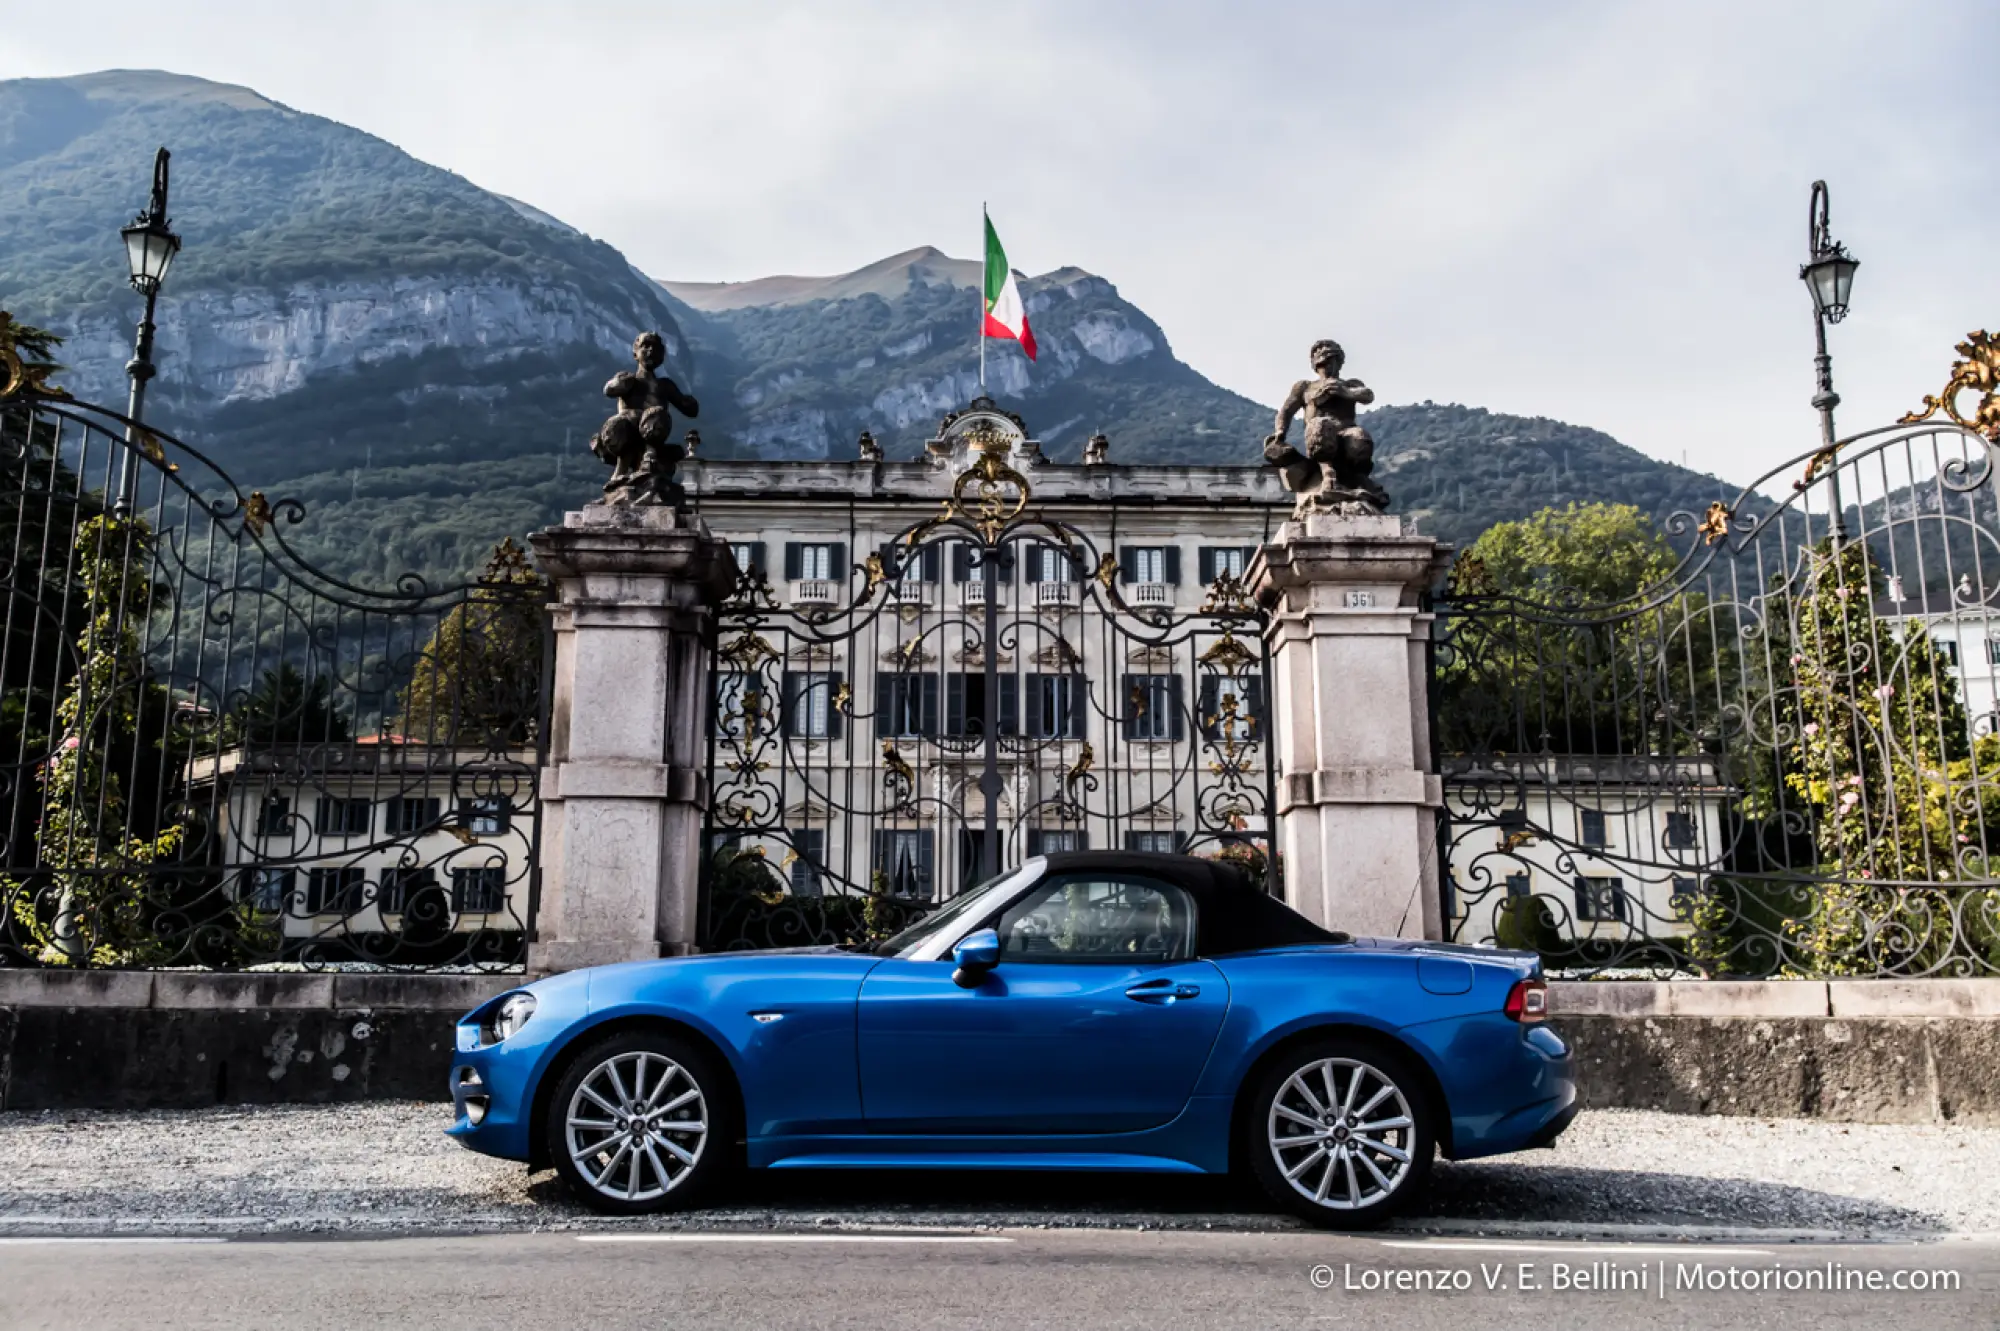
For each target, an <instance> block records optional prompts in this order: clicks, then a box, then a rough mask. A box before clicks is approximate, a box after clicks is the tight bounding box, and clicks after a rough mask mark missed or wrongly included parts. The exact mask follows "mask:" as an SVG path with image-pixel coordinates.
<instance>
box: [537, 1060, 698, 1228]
mask: <svg viewBox="0 0 2000 1331" xmlns="http://www.w3.org/2000/svg"><path fill="white" fill-rule="evenodd" d="M563 1143H564V1147H565V1149H567V1150H568V1152H569V1158H570V1160H571V1162H572V1163H573V1164H574V1165H575V1166H576V1170H577V1173H578V1174H580V1175H581V1176H582V1178H583V1181H584V1182H585V1183H586V1184H588V1185H589V1186H590V1187H591V1188H592V1189H594V1190H595V1191H597V1192H599V1193H601V1194H603V1195H604V1196H606V1197H609V1198H613V1199H615V1200H617V1201H622V1202H645V1201H651V1200H653V1199H654V1198H657V1197H662V1196H665V1195H666V1194H667V1193H669V1192H672V1191H673V1190H674V1189H675V1188H676V1187H679V1186H680V1184H681V1183H682V1182H683V1181H684V1180H686V1179H687V1177H688V1176H689V1175H690V1174H692V1173H693V1172H694V1169H695V1166H696V1165H697V1164H699V1163H700V1161H701V1156H702V1151H703V1150H704V1149H705V1148H706V1147H707V1144H708V1103H707V1101H706V1099H705V1098H704V1097H703V1095H702V1092H701V1086H700V1085H699V1084H698V1083H697V1082H696V1081H695V1079H694V1077H693V1076H692V1075H690V1074H689V1072H688V1070H687V1069H686V1068H684V1067H682V1066H681V1065H680V1064H679V1063H676V1062H675V1061H674V1060H672V1059H670V1058H667V1057H665V1056H664V1055H661V1054H656V1053H651V1052H649V1051H647V1050H644V1049H638V1050H631V1051H628V1052H624V1053H618V1054H614V1055H612V1056H611V1057H609V1058H607V1059H605V1060H604V1061H603V1062H601V1063H599V1064H598V1065H597V1066H596V1067H594V1068H592V1069H591V1070H590V1072H589V1073H588V1074H587V1075H586V1076H585V1077H584V1078H583V1080H582V1081H581V1082H579V1083H577V1088H576V1093H575V1094H574V1095H572V1096H571V1097H570V1102H569V1107H568V1110H567V1112H566V1114H565V1116H564V1130H563Z"/></svg>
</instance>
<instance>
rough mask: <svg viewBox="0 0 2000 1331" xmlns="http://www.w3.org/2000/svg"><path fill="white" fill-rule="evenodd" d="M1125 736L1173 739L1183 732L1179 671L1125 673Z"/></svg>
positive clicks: (1147, 738)
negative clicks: (1171, 672)
mask: <svg viewBox="0 0 2000 1331" xmlns="http://www.w3.org/2000/svg"><path fill="white" fill-rule="evenodd" d="M1124 695H1125V738H1126V739H1129V740H1135V741H1148V740H1177V739H1180V738H1181V736H1182V733H1183V726H1182V720H1181V677H1180V676H1179V675H1127V676H1125V687H1124Z"/></svg>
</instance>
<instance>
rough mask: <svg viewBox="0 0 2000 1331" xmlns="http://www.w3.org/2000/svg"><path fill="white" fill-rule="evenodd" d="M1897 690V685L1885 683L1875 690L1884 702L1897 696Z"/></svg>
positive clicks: (1876, 694)
mask: <svg viewBox="0 0 2000 1331" xmlns="http://www.w3.org/2000/svg"><path fill="white" fill-rule="evenodd" d="M1895 692H1896V686H1895V685H1894V684H1884V685H1883V686H1882V687H1881V688H1879V689H1877V690H1875V696H1876V697H1878V698H1880V699H1881V700H1882V701H1883V702H1887V701H1889V699H1890V698H1891V697H1893V696H1895Z"/></svg>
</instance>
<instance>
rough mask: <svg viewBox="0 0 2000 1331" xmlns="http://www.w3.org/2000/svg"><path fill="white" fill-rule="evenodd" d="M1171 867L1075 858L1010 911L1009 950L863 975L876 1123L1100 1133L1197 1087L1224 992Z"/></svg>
mask: <svg viewBox="0 0 2000 1331" xmlns="http://www.w3.org/2000/svg"><path fill="white" fill-rule="evenodd" d="M1194 924H1195V922H1194V918H1193V903H1192V902H1191V901H1190V900H1189V898H1188V896H1187V894H1186V893H1185V892H1183V891H1182V890H1181V889H1180V888H1178V887H1175V886H1173V885H1171V884H1169V883H1163V882H1159V881H1156V880H1152V879H1148V878H1144V877H1140V876H1133V875H1124V874H1116V873H1104V872H1088V873H1075V874H1069V875H1063V876H1058V877H1055V878H1051V879H1049V880H1046V881H1044V882H1042V883H1038V884H1037V885H1036V886H1035V888H1034V890H1033V891H1031V892H1030V893H1029V894H1028V895H1027V896H1026V897H1025V898H1023V899H1022V900H1021V901H1020V902H1019V903H1017V904H1016V905H1014V906H1013V907H1010V908H1009V909H1008V910H1007V911H1006V912H1005V913H1004V914H1003V915H1002V916H1001V918H1000V921H999V926H998V929H999V933H1000V964H999V965H998V966H996V967H994V969H993V970H992V971H990V972H989V973H988V974H987V975H986V977H985V978H984V980H983V981H982V982H981V983H979V984H978V985H976V986H975V987H973V988H961V987H960V986H959V985H958V984H957V983H956V982H955V981H954V980H953V978H952V973H953V970H954V967H953V964H952V963H951V962H950V961H949V960H942V961H905V960H901V959H892V960H889V961H885V962H883V963H882V964H881V965H879V966H877V967H876V968H875V969H874V970H873V971H871V972H870V973H869V975H868V978H867V980H866V981H865V982H864V983H863V984H862V987H861V997H860V1005H859V1020H858V1036H859V1044H858V1053H859V1058H860V1068H861V1100H862V1114H863V1116H864V1118H865V1119H866V1121H867V1124H868V1128H869V1131H871V1132H882V1133H916V1134H954V1133H1106V1132H1133V1131H1138V1130H1141V1129H1145V1128H1151V1127H1157V1126H1159V1125H1160V1124H1163V1123H1166V1122H1168V1121H1169V1120H1171V1119H1172V1118H1174V1116H1175V1115H1177V1114H1179V1113H1180V1112H1181V1110H1182V1108H1183V1107H1185V1106H1186V1104H1187V1101H1188V1097H1189V1096H1190V1095H1191V1094H1192V1093H1193V1090H1194V1086H1195V1081H1196V1079H1197V1078H1198V1077H1199V1076H1200V1075H1201V1070H1202V1066H1203V1064H1204V1063H1206V1061H1207V1059H1208V1051H1209V1049H1210V1047H1211V1046H1212V1045H1213V1044H1214V1043H1215V1036H1216V1032H1217V1031H1218V1030H1219V1029H1220V1028H1221V1025H1222V1017H1223V1013H1224V1012H1225V1011H1226V1010H1227V1008H1228V1006H1229V990H1228V985H1227V984H1226V982H1225V981H1224V980H1223V977H1222V972H1221V971H1220V970H1218V969H1217V968H1216V967H1215V966H1214V965H1212V964H1211V963H1209V962H1206V961H1200V960H1197V959H1195V958H1194V956H1193V940H1194V937H1195V932H1194Z"/></svg>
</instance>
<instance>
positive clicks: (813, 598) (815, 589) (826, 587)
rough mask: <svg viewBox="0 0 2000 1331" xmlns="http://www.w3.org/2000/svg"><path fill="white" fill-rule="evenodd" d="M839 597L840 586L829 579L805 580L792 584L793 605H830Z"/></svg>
mask: <svg viewBox="0 0 2000 1331" xmlns="http://www.w3.org/2000/svg"><path fill="white" fill-rule="evenodd" d="M839 596H840V584H839V583H837V582H835V581H833V580H832V579H831V578H806V579H803V580H802V581H799V582H795V583H793V584H792V602H793V604H795V605H832V604H833V603H834V602H835V601H836V600H837V599H839Z"/></svg>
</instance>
